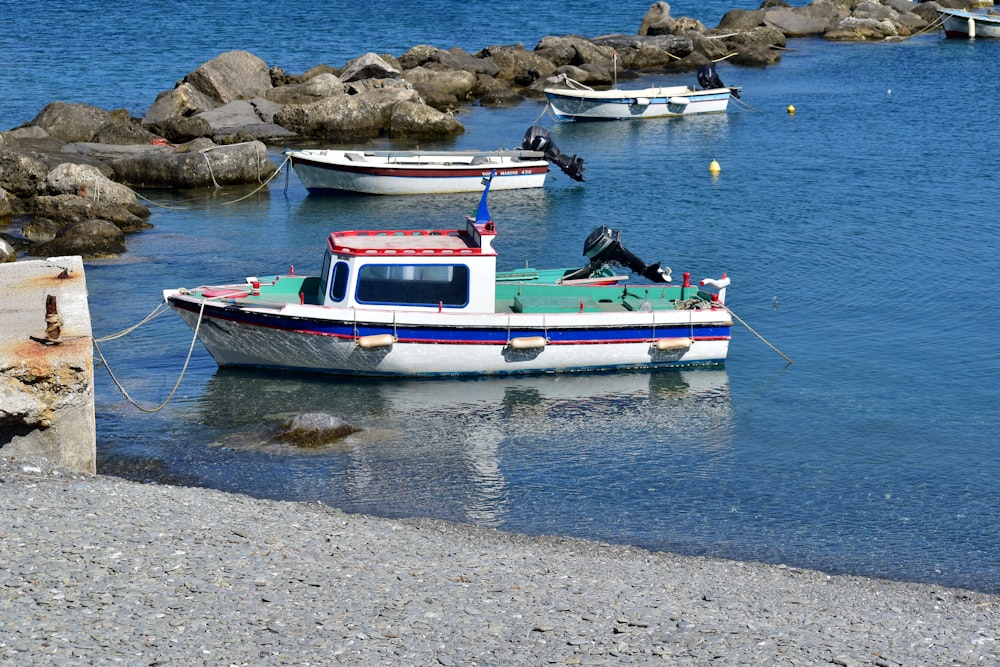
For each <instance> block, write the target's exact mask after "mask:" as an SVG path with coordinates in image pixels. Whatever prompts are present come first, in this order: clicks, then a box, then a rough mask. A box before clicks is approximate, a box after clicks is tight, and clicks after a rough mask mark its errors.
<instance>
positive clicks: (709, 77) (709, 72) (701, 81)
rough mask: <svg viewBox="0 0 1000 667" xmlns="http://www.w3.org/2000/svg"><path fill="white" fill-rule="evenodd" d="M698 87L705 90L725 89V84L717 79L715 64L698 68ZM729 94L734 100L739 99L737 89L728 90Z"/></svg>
mask: <svg viewBox="0 0 1000 667" xmlns="http://www.w3.org/2000/svg"><path fill="white" fill-rule="evenodd" d="M698 85H699V86H701V87H702V88H703V89H705V90H708V89H709V88H725V87H726V84H724V83H722V79H720V78H719V73H718V72H716V71H715V63H705V64H704V65H702V66H701V67H699V68H698ZM729 93H730V94H731V95H732V96H733V97H735V98H736V99H739V98H740V89H739V88H730V89H729Z"/></svg>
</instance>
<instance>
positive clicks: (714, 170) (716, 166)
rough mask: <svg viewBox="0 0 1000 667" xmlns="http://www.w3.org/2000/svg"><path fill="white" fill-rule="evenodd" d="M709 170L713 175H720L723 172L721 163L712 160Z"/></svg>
mask: <svg viewBox="0 0 1000 667" xmlns="http://www.w3.org/2000/svg"><path fill="white" fill-rule="evenodd" d="M708 170H709V171H710V172H712V173H713V174H718V173H719V172H720V171H722V167H720V166H719V163H718V162H717V161H716V160H712V164H710V165H708Z"/></svg>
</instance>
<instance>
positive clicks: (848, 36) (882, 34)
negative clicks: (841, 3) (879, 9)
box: [823, 16, 899, 42]
mask: <svg viewBox="0 0 1000 667" xmlns="http://www.w3.org/2000/svg"><path fill="white" fill-rule="evenodd" d="M898 36H899V28H898V27H897V26H896V25H895V24H894V23H893V22H892V21H890V20H888V19H881V20H880V19H859V18H855V17H854V16H849V17H847V18H846V19H844V20H842V21H840V22H839V23H838V24H837V25H836V27H834V28H833V29H831V30H828V31H826V33H824V35H823V37H824V38H825V39H829V40H833V41H843V42H880V41H882V40H884V39H886V38H887V37H898Z"/></svg>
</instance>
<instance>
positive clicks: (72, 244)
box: [28, 220, 125, 259]
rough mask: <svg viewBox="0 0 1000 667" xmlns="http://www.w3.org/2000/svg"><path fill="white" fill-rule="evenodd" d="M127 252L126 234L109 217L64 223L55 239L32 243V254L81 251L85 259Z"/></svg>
mask: <svg viewBox="0 0 1000 667" xmlns="http://www.w3.org/2000/svg"><path fill="white" fill-rule="evenodd" d="M123 252H125V234H124V233H123V232H122V230H120V229H118V227H116V226H115V225H114V224H112V223H110V222H108V221H107V220H83V221H81V222H74V223H72V224H70V225H67V226H65V227H63V228H62V229H61V230H59V233H58V234H57V235H56V237H55V238H54V239H52V240H51V241H48V242H46V243H42V244H41V245H38V246H34V247H32V248H31V249H30V250H29V251H28V254H30V255H32V256H33V257H61V256H65V255H80V256H82V257H83V258H84V259H94V258H100V257H115V256H118V255H120V254H122V253H123Z"/></svg>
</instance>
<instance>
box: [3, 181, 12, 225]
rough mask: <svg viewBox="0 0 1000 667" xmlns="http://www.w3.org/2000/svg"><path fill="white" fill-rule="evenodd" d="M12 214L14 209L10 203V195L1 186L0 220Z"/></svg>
mask: <svg viewBox="0 0 1000 667" xmlns="http://www.w3.org/2000/svg"><path fill="white" fill-rule="evenodd" d="M13 214H14V209H13V208H12V207H11V205H10V195H8V194H7V191H6V190H4V189H3V188H0V220H7V219H9V218H10V216H11V215H13Z"/></svg>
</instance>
